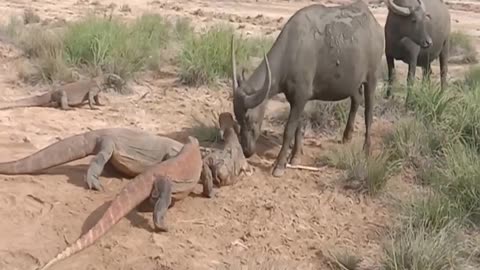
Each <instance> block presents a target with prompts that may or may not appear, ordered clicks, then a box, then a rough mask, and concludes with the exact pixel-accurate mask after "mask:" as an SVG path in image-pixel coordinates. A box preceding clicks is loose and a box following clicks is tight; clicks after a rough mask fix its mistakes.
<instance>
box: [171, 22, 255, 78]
mask: <svg viewBox="0 0 480 270" xmlns="http://www.w3.org/2000/svg"><path fill="white" fill-rule="evenodd" d="M233 34H234V29H233V28H232V27H230V26H226V25H222V24H219V25H216V26H214V27H212V28H210V29H208V30H207V31H206V33H204V34H201V35H198V34H193V35H191V36H190V37H188V38H187V39H186V40H185V44H184V46H183V49H182V52H181V53H180V55H179V64H180V79H181V80H182V81H183V82H184V83H185V84H189V85H197V86H198V85H202V84H212V83H215V82H217V81H218V80H220V79H227V78H230V76H231V72H232V71H231V69H232V67H231V56H230V42H231V38H232V35H233ZM235 44H236V46H235V49H236V54H235V56H236V59H237V64H238V65H247V66H248V62H247V61H248V59H249V57H252V56H259V52H263V49H261V47H262V46H263V45H264V44H262V43H258V42H257V40H256V39H244V38H241V37H236V39H235ZM259 47H260V48H259Z"/></svg>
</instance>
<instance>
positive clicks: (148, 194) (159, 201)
mask: <svg viewBox="0 0 480 270" xmlns="http://www.w3.org/2000/svg"><path fill="white" fill-rule="evenodd" d="M188 140H189V141H188V143H186V144H185V145H184V146H183V148H182V149H181V151H180V153H179V154H178V155H177V156H176V157H174V158H171V159H168V160H166V161H163V162H160V163H157V164H155V165H153V166H151V167H149V168H148V169H147V170H145V171H144V172H143V173H141V174H139V175H137V177H135V178H134V179H133V181H132V182H130V183H128V184H127V186H126V187H125V188H123V189H122V191H121V192H120V193H119V194H118V195H117V196H116V197H115V199H114V200H113V201H112V203H111V204H110V206H109V207H108V209H107V211H106V212H105V214H103V217H102V218H101V219H100V220H99V221H98V222H97V223H96V224H95V225H94V226H93V227H92V228H91V229H90V230H89V231H88V232H86V233H85V234H84V235H82V236H81V237H80V238H79V239H77V241H76V242H75V243H73V244H72V245H70V246H69V247H67V248H66V249H65V250H63V251H62V252H61V253H59V254H58V255H57V256H56V257H55V258H53V259H52V260H50V261H49V262H47V263H46V264H45V265H44V266H43V267H42V268H41V269H40V270H45V269H47V268H48V267H50V266H51V265H52V264H54V263H56V262H58V261H60V260H63V259H65V258H67V257H69V256H71V255H73V254H75V253H77V252H79V251H81V250H83V249H85V248H87V247H89V246H91V245H92V244H93V243H94V242H95V241H96V240H98V239H99V238H100V237H101V236H103V235H104V234H105V233H106V232H107V231H108V230H110V229H111V228H112V227H113V226H114V225H115V224H116V223H117V222H118V221H120V219H121V218H122V217H124V216H125V215H127V214H128V213H129V212H130V211H132V210H133V209H134V208H135V207H136V206H137V205H139V204H140V203H142V202H143V201H145V200H149V201H150V203H152V204H153V205H154V210H153V223H154V225H155V227H156V228H157V229H159V230H161V231H166V230H167V228H166V226H165V223H164V218H165V214H166V212H167V209H168V208H169V206H170V205H171V204H172V202H175V201H177V200H180V199H183V198H185V197H186V196H187V195H188V194H189V193H190V192H191V191H192V190H193V188H194V187H195V186H196V184H197V183H198V182H199V180H200V173H201V170H202V156H201V153H200V148H199V143H198V140H197V139H196V138H194V137H191V136H189V137H188ZM206 186H209V185H204V188H205V187H206ZM210 186H211V185H210ZM204 193H207V192H205V191H204Z"/></svg>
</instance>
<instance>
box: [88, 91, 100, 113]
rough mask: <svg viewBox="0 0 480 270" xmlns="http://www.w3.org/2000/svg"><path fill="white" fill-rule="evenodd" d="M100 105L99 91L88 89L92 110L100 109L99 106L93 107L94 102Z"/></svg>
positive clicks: (89, 103) (89, 104)
mask: <svg viewBox="0 0 480 270" xmlns="http://www.w3.org/2000/svg"><path fill="white" fill-rule="evenodd" d="M94 103H95V104H97V105H98V91H88V106H89V107H90V110H99V108H95V107H93V104H94Z"/></svg>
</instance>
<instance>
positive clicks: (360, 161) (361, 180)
mask: <svg viewBox="0 0 480 270" xmlns="http://www.w3.org/2000/svg"><path fill="white" fill-rule="evenodd" d="M389 155H390V152H388V151H382V152H380V153H378V154H371V155H369V156H365V152H364V151H363V148H362V144H360V143H357V142H352V143H351V144H348V145H340V146H339V147H337V148H336V149H334V150H331V151H328V152H327V153H326V154H325V156H322V157H321V158H320V162H321V163H326V164H327V165H329V166H332V167H336V168H337V169H341V170H345V173H346V186H348V187H351V188H355V189H362V190H365V191H367V193H369V194H370V195H376V194H378V193H379V192H380V191H381V190H382V189H383V187H384V186H385V184H386V183H387V180H388V177H389V176H390V175H391V174H392V173H393V172H394V171H395V169H396V168H397V165H398V164H397V163H394V162H390V161H389V160H390V157H389Z"/></svg>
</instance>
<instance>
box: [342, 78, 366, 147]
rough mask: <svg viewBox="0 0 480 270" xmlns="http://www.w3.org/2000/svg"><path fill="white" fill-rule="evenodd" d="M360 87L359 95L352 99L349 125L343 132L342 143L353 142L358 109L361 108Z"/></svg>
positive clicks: (356, 94)
mask: <svg viewBox="0 0 480 270" xmlns="http://www.w3.org/2000/svg"><path fill="white" fill-rule="evenodd" d="M361 87H362V86H360V88H359V91H358V93H355V94H354V95H353V96H351V97H350V113H349V114H348V120H347V125H346V126H345V130H344V131H343V138H342V143H348V142H350V141H351V140H352V135H353V129H354V126H355V116H356V115H357V111H358V107H359V106H360V95H359V94H360V89H361Z"/></svg>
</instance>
